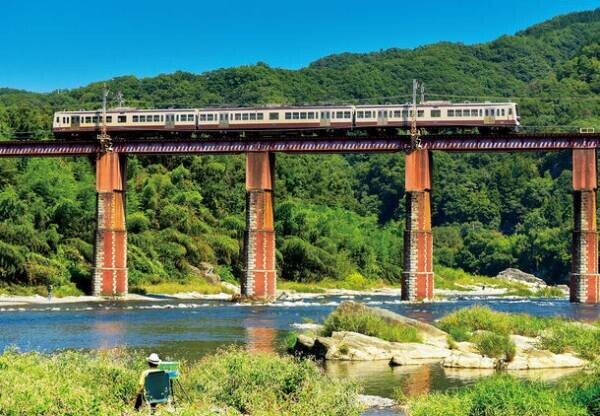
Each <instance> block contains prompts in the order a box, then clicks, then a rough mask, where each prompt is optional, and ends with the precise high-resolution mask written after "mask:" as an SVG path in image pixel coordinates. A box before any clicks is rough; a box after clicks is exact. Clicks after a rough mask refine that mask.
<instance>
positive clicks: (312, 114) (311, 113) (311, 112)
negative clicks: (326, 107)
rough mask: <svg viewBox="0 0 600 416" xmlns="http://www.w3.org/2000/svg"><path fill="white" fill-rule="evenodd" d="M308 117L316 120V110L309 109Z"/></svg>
mask: <svg viewBox="0 0 600 416" xmlns="http://www.w3.org/2000/svg"><path fill="white" fill-rule="evenodd" d="M308 119H309V120H314V119H315V113H314V111H309V112H308Z"/></svg>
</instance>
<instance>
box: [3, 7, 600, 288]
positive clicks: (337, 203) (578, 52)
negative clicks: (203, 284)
mask: <svg viewBox="0 0 600 416" xmlns="http://www.w3.org/2000/svg"><path fill="white" fill-rule="evenodd" d="M599 40H600V9H597V10H594V11H589V12H581V13H573V14H569V15H565V16H560V17H557V18H555V19H552V20H549V21H547V22H544V23H541V24H538V25H536V26H533V27H531V28H529V29H526V30H524V31H522V32H519V33H517V34H516V35H514V36H503V37H501V38H499V39H497V40H495V41H493V42H489V43H484V44H478V45H463V44H456V43H438V44H433V45H427V46H423V47H419V48H416V49H413V50H406V49H389V50H385V51H380V52H375V53H368V54H340V55H332V56H328V57H325V58H322V59H320V60H318V61H316V62H313V63H312V64H310V65H309V66H308V67H306V68H303V69H300V70H297V71H292V70H284V69H276V68H270V67H269V66H268V65H266V64H263V63H259V64H256V65H254V66H244V67H238V68H231V69H221V70H216V71H212V72H207V73H204V74H200V75H195V74H191V73H184V72H177V73H174V74H166V75H160V76H157V77H153V78H144V79H138V78H135V77H132V76H127V77H119V78H116V79H113V80H110V81H108V86H109V88H110V89H111V91H122V92H123V94H124V96H125V99H126V105H128V106H137V107H150V106H152V107H155V106H156V107H184V106H206V105H251V104H267V103H279V104H304V103H330V102H349V103H385V102H405V101H408V99H409V95H410V87H411V82H412V79H413V78H417V79H420V80H422V81H423V82H424V83H425V85H426V90H427V92H426V95H427V97H428V98H430V99H451V100H454V101H465V100H466V101H476V100H506V99H512V100H513V101H516V102H517V103H518V104H519V108H520V112H521V116H522V123H523V124H525V125H530V126H550V127H552V128H554V126H565V125H570V126H596V127H597V128H600V118H599V117H598V115H599V114H600V98H599V96H600V41H599ZM48 64H49V65H50V64H51V63H48ZM102 84H103V82H98V83H94V84H91V85H88V86H86V87H82V88H77V89H73V90H68V91H65V90H63V91H56V92H53V93H49V94H37V93H30V92H24V91H16V90H11V89H0V138H3V139H9V138H12V137H15V136H20V135H23V133H22V132H27V133H25V135H27V136H33V137H38V138H43V137H46V136H47V135H48V131H49V126H50V121H51V114H52V112H53V111H54V110H56V109H81V108H87V109H94V108H98V106H99V101H100V97H101V89H102ZM573 128H574V127H573ZM434 162H435V171H434V183H435V189H434V194H433V197H434V201H433V203H434V207H433V209H434V225H435V230H434V232H435V245H436V251H435V253H436V254H435V256H436V259H435V260H436V262H437V263H438V264H441V265H446V266H450V267H460V268H463V269H465V270H468V271H472V272H478V273H485V274H495V273H496V272H498V271H499V270H501V269H503V268H505V267H508V266H516V267H520V268H522V269H524V270H526V271H529V272H533V273H537V274H539V275H541V276H542V277H544V278H546V279H548V280H550V281H564V279H565V278H566V276H567V272H568V266H569V245H570V241H571V238H570V234H569V232H570V228H571V210H572V208H571V197H570V159H569V155H568V154H539V155H535V154H510V155H509V154H504V155H477V154H467V155H450V154H445V153H436V154H435V155H434ZM0 169H1V175H0V279H1V280H2V281H4V282H10V283H26V284H31V285H36V284H46V283H47V282H48V281H52V282H54V283H55V284H56V285H61V284H62V285H65V284H66V283H67V282H69V281H74V282H76V283H77V284H78V285H79V286H80V287H82V288H85V286H86V285H87V284H89V279H90V273H91V269H90V267H91V262H92V242H93V231H94V211H95V207H94V204H95V195H94V188H93V168H92V165H91V163H90V161H89V160H87V159H79V160H75V159H73V160H50V159H44V160H1V161H0ZM243 176H244V169H243V157H237V156H236V157H233V156H229V157H178V158H156V157H153V158H150V157H148V158H140V159H131V163H130V170H129V193H128V204H127V209H128V228H129V232H130V234H129V235H130V246H129V255H130V262H131V266H132V271H131V280H132V282H131V283H132V285H136V284H142V283H147V282H156V281H161V280H168V279H178V280H186V279H188V278H190V276H192V275H193V274H194V272H195V270H196V269H195V267H196V266H198V264H199V263H200V262H202V261H208V262H211V263H215V264H218V265H220V267H219V268H218V270H219V271H220V273H221V274H222V275H223V276H229V277H231V276H230V274H231V273H233V274H237V273H239V271H240V267H241V260H242V259H241V256H240V253H241V251H240V247H241V242H242V234H243V228H244V220H243V219H244V216H243V210H244V181H243ZM403 195H404V191H403V155H401V154H397V155H371V156H366V155H349V156H340V155H331V156H287V155H278V158H277V205H276V210H277V212H276V215H277V219H278V222H277V236H278V237H277V238H278V248H279V251H278V263H279V267H280V270H281V274H282V275H283V277H285V278H288V279H296V280H318V279H322V278H324V277H330V278H334V279H344V278H346V277H347V276H348V275H351V274H355V272H358V273H360V274H362V275H363V276H366V277H367V278H371V279H375V278H383V279H388V280H395V279H398V277H399V275H400V272H401V260H402V259H401V253H402V232H403V224H402V218H403V217H402V215H403V210H404V206H403V203H402V201H403Z"/></svg>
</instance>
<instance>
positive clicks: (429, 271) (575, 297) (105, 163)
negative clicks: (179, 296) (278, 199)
mask: <svg viewBox="0 0 600 416" xmlns="http://www.w3.org/2000/svg"><path fill="white" fill-rule="evenodd" d="M572 152H573V153H572V159H573V202H574V204H573V208H574V227H573V245H572V267H571V274H570V279H571V296H570V299H571V301H572V302H579V303H599V302H600V275H599V274H598V231H597V227H596V194H597V188H598V186H597V168H596V156H597V155H596V149H592V148H590V149H587V148H584V149H573V150H572ZM405 160H406V169H405V190H406V195H405V204H406V218H405V221H406V228H405V232H404V271H403V273H402V276H401V278H402V279H401V280H402V299H405V300H410V301H419V300H424V299H431V298H433V289H434V275H433V236H432V232H431V189H432V183H431V182H432V181H431V176H432V175H431V171H432V162H431V161H432V158H431V151H430V150H428V149H418V150H413V151H410V152H408V153H407V154H406V159H405ZM274 166H275V157H274V153H272V152H268V151H248V152H246V232H245V235H244V261H245V265H244V266H245V267H244V273H243V276H242V281H241V288H242V295H243V296H244V297H248V298H257V299H273V298H274V297H275V289H276V281H277V271H276V264H275V229H274V212H273V194H274ZM96 175H97V178H96V191H97V199H98V211H97V232H96V245H95V251H96V252H95V261H96V264H95V272H94V282H93V293H94V294H95V295H103V296H115V295H124V294H126V293H127V230H126V226H125V183H126V159H125V156H124V154H123V155H121V154H120V153H119V152H106V153H101V154H99V155H98V156H97V160H96ZM398 255H400V253H398Z"/></svg>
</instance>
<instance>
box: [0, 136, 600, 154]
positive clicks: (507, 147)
mask: <svg viewBox="0 0 600 416" xmlns="http://www.w3.org/2000/svg"><path fill="white" fill-rule="evenodd" d="M421 143H422V147H423V149H427V150H441V151H452V152H507V151H508V152H522V151H558V150H565V149H592V148H597V147H600V133H544V134H540V133H537V134H523V133H520V134H504V135H502V134H496V135H489V136H483V135H473V134H470V135H425V136H422V137H421ZM113 150H114V151H115V152H119V153H124V154H132V155H135V154H138V155H151V154H228V153H234V154H235V153H246V152H282V153H383V152H399V151H407V150H410V138H409V137H408V136H396V137H366V136H365V137H351V136H339V137H330V138H322V137H320V138H317V137H307V138H295V139H272V138H271V139H247V140H243V139H236V140H231V139H223V140H216V139H211V140H204V139H119V140H115V141H114V146H113ZM99 152H100V145H99V143H98V142H96V141H93V140H91V141H73V140H42V141H5V142H0V157H19V156H81V155H91V154H95V153H99Z"/></svg>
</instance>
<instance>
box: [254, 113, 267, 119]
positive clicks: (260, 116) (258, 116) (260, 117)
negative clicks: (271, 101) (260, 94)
mask: <svg viewBox="0 0 600 416" xmlns="http://www.w3.org/2000/svg"><path fill="white" fill-rule="evenodd" d="M264 118H265V116H264V114H263V113H257V114H256V119H257V120H263V119H264Z"/></svg>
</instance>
